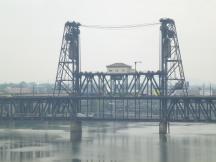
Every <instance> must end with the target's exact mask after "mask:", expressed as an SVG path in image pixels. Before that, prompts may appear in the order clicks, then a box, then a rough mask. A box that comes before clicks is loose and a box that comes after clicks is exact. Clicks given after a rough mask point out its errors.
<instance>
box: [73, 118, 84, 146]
mask: <svg viewBox="0 0 216 162" xmlns="http://www.w3.org/2000/svg"><path fill="white" fill-rule="evenodd" d="M81 137H82V122H81V121H80V120H73V121H71V122H70V140H71V142H79V141H81Z"/></svg>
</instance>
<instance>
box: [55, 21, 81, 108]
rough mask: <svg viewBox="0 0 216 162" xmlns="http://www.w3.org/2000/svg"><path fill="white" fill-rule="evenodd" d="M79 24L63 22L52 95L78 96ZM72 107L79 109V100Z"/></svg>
mask: <svg viewBox="0 0 216 162" xmlns="http://www.w3.org/2000/svg"><path fill="white" fill-rule="evenodd" d="M79 26H80V24H79V23H76V22H74V21H73V22H66V23H65V27H64V33H63V38H62V45H61V51H60V56H59V62H58V69H57V74H56V81H55V87H54V92H53V95H54V96H59V95H68V96H79V94H80V88H79V87H80V84H79V82H80V77H79V72H80V54H79V34H80V30H79ZM74 107H75V109H76V111H77V110H78V109H79V107H80V101H79V100H77V101H75V102H74Z"/></svg>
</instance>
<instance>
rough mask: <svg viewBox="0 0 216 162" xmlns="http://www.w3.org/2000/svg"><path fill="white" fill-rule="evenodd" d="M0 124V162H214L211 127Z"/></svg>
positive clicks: (214, 128) (214, 129)
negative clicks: (164, 131)
mask: <svg viewBox="0 0 216 162" xmlns="http://www.w3.org/2000/svg"><path fill="white" fill-rule="evenodd" d="M70 126H71V124H70V122H29V121H22V122H0V162H81V161H82V162H215V161H216V124H203V123H202V124H192V123H172V124H171V133H170V134H169V135H166V136H159V135H158V123H132V122H131V123H130V122H82V135H80V136H79V135H78V136H77V135H76V136H74V133H71V132H70Z"/></svg>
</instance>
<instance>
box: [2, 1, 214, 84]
mask: <svg viewBox="0 0 216 162" xmlns="http://www.w3.org/2000/svg"><path fill="white" fill-rule="evenodd" d="M161 17H169V18H173V19H174V20H175V22H176V27H177V32H178V38H179V43H180V49H181V54H182V59H183V65H184V71H185V75H186V79H187V80H189V81H190V83H202V82H205V83H210V82H211V83H216V74H215V73H216V72H215V71H216V1H215V0H0V56H1V59H0V83H4V82H20V81H27V82H30V81H34V82H40V83H41V82H54V80H55V75H56V70H57V62H58V57H59V51H60V47H61V39H62V32H63V28H64V24H65V22H66V21H72V20H75V21H78V22H80V23H81V24H93V25H94V24H101V25H124V24H140V23H153V22H158V20H159V19H160V18H161ZM81 57H82V70H83V71H105V70H106V69H105V66H106V65H108V64H111V63H114V62H124V63H127V64H130V65H133V64H134V63H133V62H134V61H142V64H139V65H138V66H137V68H138V70H157V69H158V66H159V26H153V27H145V28H138V29H130V30H111V31H104V30H95V29H85V28H81Z"/></svg>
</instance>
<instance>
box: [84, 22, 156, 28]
mask: <svg viewBox="0 0 216 162" xmlns="http://www.w3.org/2000/svg"><path fill="white" fill-rule="evenodd" d="M159 24H160V23H148V24H134V25H114V26H104V25H85V24H81V27H85V28H93V29H128V28H142V27H147V26H155V25H159Z"/></svg>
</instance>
